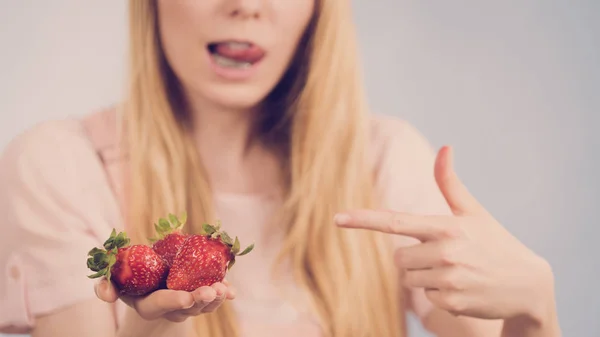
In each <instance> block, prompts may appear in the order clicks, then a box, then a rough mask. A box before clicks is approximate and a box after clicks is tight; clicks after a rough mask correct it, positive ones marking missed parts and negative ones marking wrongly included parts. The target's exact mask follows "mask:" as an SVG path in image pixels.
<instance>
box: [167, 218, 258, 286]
mask: <svg viewBox="0 0 600 337" xmlns="http://www.w3.org/2000/svg"><path fill="white" fill-rule="evenodd" d="M203 229H204V233H203V234H201V235H192V236H190V237H189V238H188V239H187V240H186V241H185V243H184V244H183V247H182V248H181V250H179V253H177V256H176V257H175V260H174V261H173V265H172V266H171V270H170V271H169V276H168V277H167V288H169V289H174V290H185V291H193V290H194V289H197V288H200V287H202V286H210V285H212V284H214V283H216V282H221V281H223V279H224V278H225V275H226V273H227V270H229V269H230V268H231V267H232V266H233V264H234V263H235V257H236V256H242V255H245V254H248V253H249V252H250V251H251V250H252V249H253V248H254V245H253V244H252V245H250V246H248V248H246V249H245V250H244V251H243V252H241V253H240V241H239V240H238V238H237V237H236V238H235V241H233V242H232V240H231V238H230V237H229V235H227V233H225V232H221V231H220V230H219V229H220V225H219V224H217V226H216V227H213V226H211V225H208V224H205V225H204V226H203Z"/></svg>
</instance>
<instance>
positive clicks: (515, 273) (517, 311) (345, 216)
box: [335, 147, 554, 321]
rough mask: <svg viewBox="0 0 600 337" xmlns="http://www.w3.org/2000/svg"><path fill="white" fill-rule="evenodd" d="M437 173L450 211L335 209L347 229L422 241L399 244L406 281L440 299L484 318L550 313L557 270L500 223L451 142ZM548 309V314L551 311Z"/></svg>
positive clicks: (456, 309)
mask: <svg viewBox="0 0 600 337" xmlns="http://www.w3.org/2000/svg"><path fill="white" fill-rule="evenodd" d="M435 179H436V181H437V184H438V187H439V188H440V190H441V192H442V194H443V195H444V197H445V199H446V201H447V203H448V204H449V206H450V208H451V210H452V212H453V213H454V214H453V215H451V216H441V215H440V216H421V215H413V214H405V213H396V212H388V211H374V210H353V211H349V212H345V213H340V214H338V215H336V219H335V220H336V223H337V224H338V225H339V226H341V227H345V228H360V229H369V230H375V231H380V232H385V233H391V234H398V235H406V236H410V237H413V238H416V239H418V240H419V241H420V242H421V243H419V244H417V245H414V246H411V247H405V248H401V249H398V250H397V252H396V255H395V261H396V264H397V266H398V267H399V268H401V269H402V270H404V271H405V272H404V283H405V285H406V286H409V287H420V288H424V289H425V292H426V295H427V297H428V298H429V299H430V301H431V302H432V303H433V304H435V305H436V306H438V307H440V308H442V309H445V310H447V311H449V312H451V313H453V314H455V315H465V316H472V317H478V318H486V319H510V318H517V317H527V318H533V319H535V320H536V321H541V320H544V319H547V318H548V319H551V318H549V317H550V316H552V315H553V312H554V307H553V303H554V293H553V276H552V272H551V269H550V267H549V265H548V263H547V262H546V261H545V260H543V259H542V258H540V257H539V256H537V255H536V254H534V253H533V252H532V251H530V250H529V249H528V248H527V247H525V246H524V245H523V244H522V243H521V242H519V241H518V240H517V239H516V238H515V237H514V236H512V235H511V234H510V233H509V232H508V231H507V230H506V229H505V228H504V227H502V225H500V224H499V223H498V222H497V221H496V220H495V219H494V218H493V217H492V216H491V215H490V214H489V213H488V212H487V211H486V210H485V209H484V208H483V207H482V206H481V205H480V204H479V203H478V202H477V200H475V198H474V197H473V196H472V195H471V194H470V193H469V192H468V191H467V189H466V188H465V186H464V185H463V184H462V183H461V182H460V180H459V179H458V177H457V176H456V174H455V173H454V171H453V169H452V158H451V153H450V149H449V148H447V147H445V148H443V149H442V150H440V152H439V153H438V157H437V160H436V164H435ZM548 315H550V316H548Z"/></svg>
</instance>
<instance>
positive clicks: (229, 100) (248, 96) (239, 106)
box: [207, 87, 267, 110]
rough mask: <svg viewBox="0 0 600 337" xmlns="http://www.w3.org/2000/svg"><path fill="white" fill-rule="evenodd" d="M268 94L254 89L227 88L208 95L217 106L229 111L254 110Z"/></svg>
mask: <svg viewBox="0 0 600 337" xmlns="http://www.w3.org/2000/svg"><path fill="white" fill-rule="evenodd" d="M266 95H267V94H266V93H265V92H262V91H259V90H257V89H256V88H252V87H241V88H227V90H218V91H213V92H211V93H210V94H209V95H207V96H208V97H207V98H208V99H209V100H210V101H212V102H213V104H214V105H215V106H220V107H223V108H224V109H228V110H252V109H254V108H255V107H257V106H258V105H259V104H260V103H261V102H262V101H263V100H264V98H265V97H266Z"/></svg>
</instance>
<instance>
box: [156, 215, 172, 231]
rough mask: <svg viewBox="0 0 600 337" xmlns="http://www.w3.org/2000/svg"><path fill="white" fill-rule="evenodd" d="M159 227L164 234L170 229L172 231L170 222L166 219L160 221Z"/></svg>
mask: <svg viewBox="0 0 600 337" xmlns="http://www.w3.org/2000/svg"><path fill="white" fill-rule="evenodd" d="M158 226H159V227H160V229H161V231H163V232H166V231H168V230H169V229H171V224H170V223H169V220H167V219H165V218H160V219H158Z"/></svg>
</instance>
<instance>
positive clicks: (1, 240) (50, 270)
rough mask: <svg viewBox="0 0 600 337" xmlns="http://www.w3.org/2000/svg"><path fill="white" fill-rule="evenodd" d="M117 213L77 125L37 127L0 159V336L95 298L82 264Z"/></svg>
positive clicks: (97, 163) (73, 122) (113, 223)
mask: <svg viewBox="0 0 600 337" xmlns="http://www.w3.org/2000/svg"><path fill="white" fill-rule="evenodd" d="M117 210H118V208H117V205H116V204H115V200H114V199H113V197H112V195H111V190H110V187H109V185H108V183H107V180H106V177H105V174H104V171H103V169H102V164H101V162H100V161H99V159H98V157H97V156H96V151H95V149H94V148H93V146H92V145H91V143H90V142H89V141H88V140H87V138H86V136H85V134H84V132H83V128H82V126H81V124H80V122H79V121H76V120H67V121H56V122H45V123H42V124H40V125H38V126H36V127H34V128H32V129H30V130H28V131H26V132H25V133H23V134H21V135H19V136H18V137H16V138H15V139H14V140H13V141H12V142H11V143H10V144H9V145H8V146H7V147H6V148H5V149H4V152H3V153H2V156H1V157H0V214H2V217H1V218H0V227H1V228H2V235H0V270H2V271H3V272H2V274H1V276H0V331H12V332H15V331H16V332H26V331H28V330H29V329H31V327H33V325H34V323H35V317H36V316H38V315H42V314H48V313H51V312H53V311H56V310H60V309H61V308H64V307H66V306H69V305H72V304H75V303H77V302H80V301H83V300H87V299H91V298H94V297H95V295H94V291H93V286H92V282H93V281H92V280H90V279H88V278H87V277H86V275H88V274H89V270H88V269H87V266H86V263H85V260H86V257H87V252H88V251H89V250H90V249H91V248H92V247H95V246H98V245H101V244H102V242H103V239H102V238H105V237H106V236H107V235H108V233H110V230H111V229H112V227H113V226H117V225H118V224H117V222H118V218H117V215H118V211H117Z"/></svg>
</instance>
